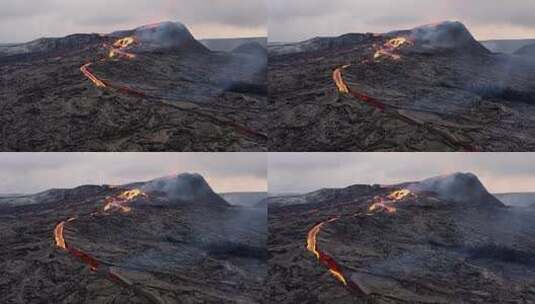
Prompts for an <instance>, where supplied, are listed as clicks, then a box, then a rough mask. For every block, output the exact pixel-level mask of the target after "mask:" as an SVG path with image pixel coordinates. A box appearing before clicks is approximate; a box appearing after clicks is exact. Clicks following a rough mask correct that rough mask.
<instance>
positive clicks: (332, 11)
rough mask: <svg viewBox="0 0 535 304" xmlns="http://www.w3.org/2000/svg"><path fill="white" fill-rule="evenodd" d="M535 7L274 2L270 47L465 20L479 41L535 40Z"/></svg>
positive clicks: (493, 0) (481, 0) (441, 1)
mask: <svg viewBox="0 0 535 304" xmlns="http://www.w3.org/2000/svg"><path fill="white" fill-rule="evenodd" d="M534 10H535V3H534V2H531V1H525V0H514V1H507V2H504V1H499V0H490V1H488V0H472V1H462V0H435V1H424V0H416V1H414V0H400V1H396V2H395V5H393V4H392V1H388V0H378V1H372V0H361V1H352V0H334V1H329V2H326V1H321V0H291V1H284V0H272V1H269V35H270V38H269V39H270V42H292V41H301V40H305V39H309V38H312V37H316V36H338V35H341V34H345V33H365V32H372V33H382V32H387V31H390V30H392V29H408V28H412V27H414V26H415V25H421V24H428V23H435V22H438V21H443V20H459V21H462V22H463V23H464V24H465V25H466V26H467V27H468V28H469V29H470V31H471V32H472V33H473V34H474V36H475V37H476V39H478V40H488V39H513V38H521V39H525V38H535V19H533V14H532V13H531V12H533V11H534Z"/></svg>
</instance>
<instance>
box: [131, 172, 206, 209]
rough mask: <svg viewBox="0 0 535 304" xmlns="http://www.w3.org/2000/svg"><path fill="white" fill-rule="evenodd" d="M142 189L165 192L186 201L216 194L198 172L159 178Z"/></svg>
mask: <svg viewBox="0 0 535 304" xmlns="http://www.w3.org/2000/svg"><path fill="white" fill-rule="evenodd" d="M141 190H142V191H144V192H147V193H150V192H163V193H165V194H166V195H167V197H169V198H171V199H174V200H180V201H184V202H193V201H195V200H197V199H199V198H205V197H208V196H210V195H212V194H214V192H213V190H212V188H210V186H209V185H208V183H207V182H206V181H205V180H204V178H203V177H202V176H201V175H200V174H197V173H182V174H179V175H176V176H172V177H162V178H158V179H155V180H152V181H150V182H148V183H146V184H145V185H143V187H141Z"/></svg>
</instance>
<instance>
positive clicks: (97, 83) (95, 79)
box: [80, 62, 107, 88]
mask: <svg viewBox="0 0 535 304" xmlns="http://www.w3.org/2000/svg"><path fill="white" fill-rule="evenodd" d="M92 64H93V63H91V62H89V63H86V64H84V65H82V66H81V67H80V71H82V73H83V74H84V76H85V77H87V78H88V79H89V80H91V82H93V83H94V84H95V86H97V88H105V87H107V85H106V84H105V83H104V81H102V80H100V79H99V78H98V77H97V76H95V75H94V74H93V73H92V72H91V70H90V69H89V67H90V66H91V65H92Z"/></svg>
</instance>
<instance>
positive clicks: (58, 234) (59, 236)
mask: <svg viewBox="0 0 535 304" xmlns="http://www.w3.org/2000/svg"><path fill="white" fill-rule="evenodd" d="M74 220H75V218H73V217H71V218H70V219H68V220H67V221H62V222H60V223H59V224H57V225H56V228H54V239H55V240H56V246H57V247H59V248H61V249H63V250H67V243H65V238H64V237H63V230H64V228H65V223H67V222H72V221H74Z"/></svg>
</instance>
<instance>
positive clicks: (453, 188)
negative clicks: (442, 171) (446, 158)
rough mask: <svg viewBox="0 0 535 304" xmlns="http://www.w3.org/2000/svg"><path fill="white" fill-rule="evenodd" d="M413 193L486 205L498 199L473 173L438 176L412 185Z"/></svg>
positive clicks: (410, 188)
mask: <svg viewBox="0 0 535 304" xmlns="http://www.w3.org/2000/svg"><path fill="white" fill-rule="evenodd" d="M407 188H408V189H409V190H411V191H412V192H416V193H418V192H433V193H436V194H437V195H438V197H439V198H441V199H443V200H447V201H452V202H472V203H485V202H488V201H490V200H492V201H493V202H496V201H497V199H495V198H494V197H492V195H491V194H489V192H488V191H487V189H485V187H484V186H483V184H481V182H480V181H479V179H478V178H477V176H475V175H474V174H472V173H454V174H451V175H444V176H437V177H431V178H428V179H425V180H423V181H420V182H417V183H413V184H410V185H409V186H408V187H407Z"/></svg>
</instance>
